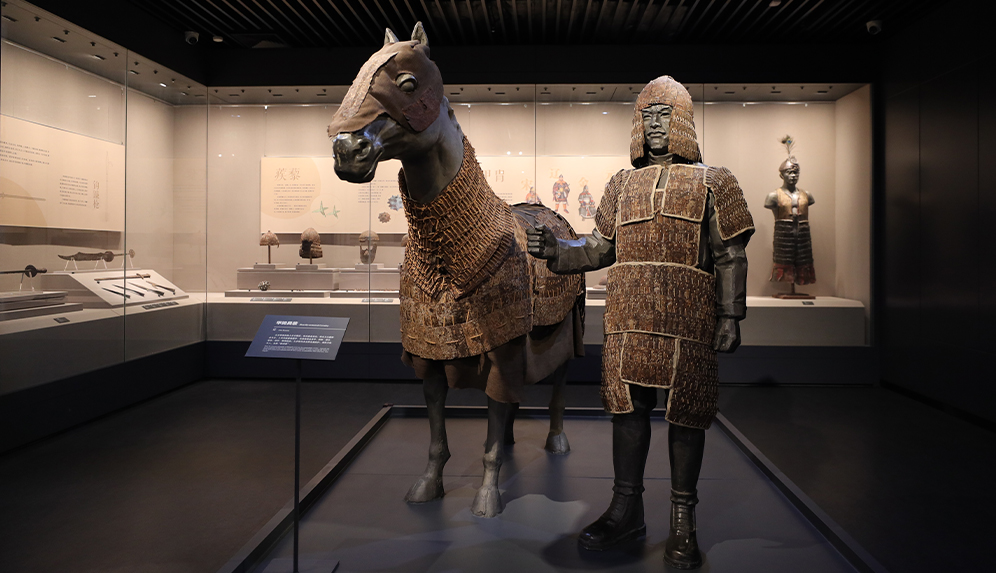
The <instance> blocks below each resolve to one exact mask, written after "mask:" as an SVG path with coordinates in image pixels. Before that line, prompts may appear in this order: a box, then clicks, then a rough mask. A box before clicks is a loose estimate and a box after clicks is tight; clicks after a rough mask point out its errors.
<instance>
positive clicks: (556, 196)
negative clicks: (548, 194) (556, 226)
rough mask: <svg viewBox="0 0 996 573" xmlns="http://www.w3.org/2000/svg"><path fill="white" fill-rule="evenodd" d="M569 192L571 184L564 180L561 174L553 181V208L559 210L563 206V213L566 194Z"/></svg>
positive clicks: (565, 210) (565, 204)
mask: <svg viewBox="0 0 996 573" xmlns="http://www.w3.org/2000/svg"><path fill="white" fill-rule="evenodd" d="M570 194H571V186H570V185H568V184H567V181H564V176H563V175H561V176H560V177H558V178H557V180H556V181H555V182H554V183H553V210H554V211H557V212H560V208H561V207H563V209H564V213H566V212H567V196H568V195H570Z"/></svg>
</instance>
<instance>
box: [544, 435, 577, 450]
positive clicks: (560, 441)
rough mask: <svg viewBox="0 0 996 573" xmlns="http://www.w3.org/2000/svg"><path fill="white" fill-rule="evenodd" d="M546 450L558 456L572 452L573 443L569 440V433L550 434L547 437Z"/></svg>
mask: <svg viewBox="0 0 996 573" xmlns="http://www.w3.org/2000/svg"><path fill="white" fill-rule="evenodd" d="M546 451H548V452H550V453H551V454H556V455H558V456H562V455H564V454H566V453H568V452H570V451H571V444H570V442H568V441H567V433H566V432H560V433H559V434H557V435H553V434H550V435H548V436H547V437H546Z"/></svg>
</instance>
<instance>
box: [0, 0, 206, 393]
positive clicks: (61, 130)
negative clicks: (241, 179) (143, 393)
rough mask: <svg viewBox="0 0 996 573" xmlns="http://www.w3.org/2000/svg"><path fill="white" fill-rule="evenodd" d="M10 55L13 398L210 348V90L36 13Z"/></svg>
mask: <svg viewBox="0 0 996 573" xmlns="http://www.w3.org/2000/svg"><path fill="white" fill-rule="evenodd" d="M0 57H2V66H0V86H2V87H0V271H4V272H5V274H2V275H0V362H2V363H3V368H2V369H0V394H4V395H6V394H9V393H12V392H15V391H18V390H25V389H28V388H34V387H39V386H41V385H44V384H46V383H48V382H53V381H56V380H62V379H65V378H69V377H73V376H77V375H80V374H84V373H87V372H92V371H96V370H99V369H102V368H107V367H110V366H114V365H118V364H121V363H123V362H125V361H129V360H134V359H137V358H141V357H146V356H152V355H156V354H160V353H163V352H168V351H170V350H174V349H177V348H181V347H184V346H188V345H191V344H196V343H199V342H202V341H203V340H204V338H205V328H204V293H205V291H206V276H207V273H206V244H207V243H206V239H207V234H206V198H207V194H206V192H207V171H206V165H207V157H206V151H207V147H206V146H207V106H206V101H207V90H206V88H205V87H204V86H202V85H199V84H197V83H196V82H194V81H192V80H190V79H188V78H186V77H184V76H182V75H180V74H177V73H174V72H173V71H171V70H169V69H167V68H165V67H163V66H160V65H158V64H157V63H155V62H152V61H149V60H148V59H146V58H143V57H142V56H140V55H137V54H134V53H132V52H129V51H128V50H127V49H125V48H123V47H121V46H118V45H114V44H112V43H110V42H107V41H106V40H104V39H102V38H100V37H98V36H95V35H93V34H90V33H89V32H87V31H85V30H82V29H80V28H78V27H75V26H72V25H70V24H68V23H66V22H65V21H62V20H59V19H57V18H54V17H52V16H51V15H49V14H47V13H45V12H43V11H40V10H37V9H35V8H33V7H31V6H30V5H26V4H23V5H22V4H16V3H5V4H4V21H3V39H2V42H0ZM26 268H29V269H30V268H33V269H36V270H35V271H34V272H29V273H23V272H20V273H19V272H17V271H22V270H24V269H26ZM135 383H136V384H138V385H140V384H141V381H140V380H139V381H135Z"/></svg>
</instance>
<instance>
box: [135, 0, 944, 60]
mask: <svg viewBox="0 0 996 573" xmlns="http://www.w3.org/2000/svg"><path fill="white" fill-rule="evenodd" d="M129 2H130V3H131V4H133V5H135V6H137V7H140V8H141V9H143V10H145V11H146V12H148V13H149V14H151V15H153V16H154V17H155V18H157V19H159V20H161V21H163V22H164V23H166V24H167V25H169V26H171V27H173V28H175V29H176V30H180V31H186V30H192V31H196V32H198V33H200V34H201V35H202V36H203V39H205V40H207V39H210V38H216V40H215V41H217V42H219V43H221V44H223V45H224V46H226V47H228V46H234V47H241V48H280V47H291V48H308V47H350V46H369V45H372V44H376V43H377V42H380V41H381V40H382V38H383V37H384V28H385V27H390V28H392V29H393V30H394V31H395V32H397V33H398V35H399V36H402V37H404V36H403V34H404V33H406V32H408V31H410V30H411V29H412V27H413V25H414V23H415V22H417V21H422V22H423V23H424V24H425V26H426V28H427V30H428V31H429V35H430V38H431V39H432V41H433V42H434V43H436V44H438V45H451V46H470V45H494V44H497V45H531V44H601V45H604V44H664V43H666V44H671V43H684V44H695V43H717V42H718V43H787V44H792V43H798V42H804V43H828V42H835V43H839V42H863V41H869V40H871V39H872V38H873V37H874V36H873V35H872V34H870V33H869V24H868V23H869V22H871V21H879V22H881V23H882V24H881V27H880V28H879V31H880V32H881V34H879V36H880V37H884V36H888V35H891V34H892V33H895V32H896V31H898V30H900V29H902V28H903V27H904V26H905V25H906V24H907V23H908V22H911V21H913V20H914V19H916V18H917V16H918V15H920V14H921V13H922V11H923V10H924V9H925V8H927V7H928V6H931V7H933V6H935V5H936V4H937V1H936V0H933V1H929V0H629V1H624V0H176V1H169V2H164V1H161V0H129Z"/></svg>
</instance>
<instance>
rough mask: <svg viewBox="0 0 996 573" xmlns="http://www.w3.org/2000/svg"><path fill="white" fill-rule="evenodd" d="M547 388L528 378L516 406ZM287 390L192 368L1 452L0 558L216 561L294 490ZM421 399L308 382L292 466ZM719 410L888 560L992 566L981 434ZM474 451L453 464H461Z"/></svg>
mask: <svg viewBox="0 0 996 573" xmlns="http://www.w3.org/2000/svg"><path fill="white" fill-rule="evenodd" d="M548 396H549V387H538V388H530V389H529V392H528V394H527V405H542V404H543V403H545V401H546V400H548ZM293 398H294V392H293V385H292V384H288V383H286V382H274V381H246V380H206V381H203V382H200V383H197V384H193V385H191V386H188V387H185V388H182V389H180V390H178V391H176V392H172V393H170V394H167V395H165V396H161V397H159V398H156V399H154V400H151V401H148V402H145V403H143V404H139V405H137V406H135V407H132V408H129V409H127V410H124V411H121V412H118V413H116V414H113V415H111V416H107V417H105V418H102V419H100V420H97V421H95V422H92V423H90V424H86V425H84V426H80V427H78V428H75V429H73V430H70V431H68V432H65V433H63V434H60V435H58V436H55V437H53V438H50V439H47V440H43V441H40V442H37V443H35V444H31V445H29V446H26V447H24V448H21V449H19V450H16V451H13V452H8V453H6V454H3V455H2V456H0V571H2V572H4V573H6V572H8V571H11V572H17V573H21V572H27V573H34V572H39V573H43V572H44V573H47V572H57V573H64V572H66V571H74V572H91V571H93V572H97V571H100V572H112V573H117V572H129V573H131V572H136V573H144V572H152V573H166V572H169V573H173V572H177V573H186V572H208V573H213V572H215V571H217V570H218V568H219V567H221V566H222V565H223V564H224V563H226V562H227V561H228V559H229V558H231V557H232V556H233V555H234V554H235V553H236V552H237V551H238V550H239V549H240V548H241V547H242V546H243V545H244V544H245V543H246V541H248V539H249V538H250V537H251V536H252V535H253V534H254V533H255V532H256V531H258V530H259V529H260V528H261V527H262V526H263V524H265V523H266V521H267V520H269V519H270V518H271V517H272V516H273V515H274V514H275V513H276V512H277V511H278V510H279V509H280V508H281V507H282V506H283V505H284V504H285V503H286V502H287V500H288V499H290V497H291V480H292V476H293V474H292V471H293V470H292V446H293ZM567 399H568V405H569V406H598V405H599V401H598V387H597V386H586V385H571V386H570V387H569V392H568V393H567ZM421 400H422V395H421V389H420V387H419V386H418V385H412V384H400V383H369V382H364V383H347V382H336V383H319V382H307V383H305V390H304V416H303V428H304V440H303V444H302V454H303V466H302V477H303V480H304V481H307V480H308V479H309V478H310V477H311V476H312V475H314V473H315V472H316V471H318V469H320V468H321V467H322V466H323V465H324V464H325V463H327V462H328V460H329V459H330V458H331V457H332V456H334V455H335V453H336V452H338V451H339V449H340V448H342V446H343V445H345V444H346V443H347V442H348V441H349V440H350V438H352V437H353V435H354V434H355V433H356V432H357V431H359V430H360V429H361V428H362V427H363V425H364V424H366V422H367V421H368V420H369V419H370V418H371V417H372V416H373V415H374V414H375V413H376V412H377V411H378V410H379V409H380V407H381V405H382V404H383V403H384V402H394V403H397V404H405V403H415V404H417V403H420V402H421ZM449 403H451V404H473V405H483V404H484V397H483V394H481V393H480V392H475V391H470V390H466V391H454V392H451V393H450V398H449ZM720 406H721V409H722V411H723V413H724V414H725V415H726V416H727V417H728V418H729V419H730V420H731V421H732V422H733V423H734V424H735V425H736V426H737V428H739V429H740V430H741V431H742V432H743V433H744V434H745V435H746V436H747V437H748V438H749V439H750V440H751V441H752V442H754V444H755V445H756V446H758V447H759V448H760V450H761V451H762V452H763V453H764V454H765V455H766V456H767V457H768V458H770V459H771V460H772V461H773V462H774V463H775V464H777V465H778V467H779V468H780V469H781V470H782V471H784V472H785V473H786V474H787V475H788V477H789V478H790V479H792V480H793V481H794V482H795V483H796V484H798V485H799V486H800V487H801V488H802V489H803V491H805V492H806V493H807V494H808V495H809V496H810V497H811V498H813V500H814V501H816V503H818V504H819V505H820V507H822V508H823V509H824V510H826V511H827V512H828V513H829V514H830V516H831V517H832V518H833V519H834V520H835V521H837V522H838V523H839V524H840V525H841V526H842V527H843V528H844V529H845V530H846V531H847V532H848V533H850V534H851V535H852V536H854V537H855V538H856V539H857V541H858V542H859V543H860V544H861V545H862V546H863V547H864V548H865V549H867V550H868V551H869V552H871V553H872V555H874V556H875V558H876V559H878V560H879V561H881V562H882V563H883V564H884V565H885V566H886V567H887V568H889V570H891V571H893V572H903V573H906V572H912V573H921V572H922V573H933V572H937V571H972V572H975V571H994V570H996V553H994V552H993V551H992V550H991V537H992V531H993V525H992V516H993V515H996V488H994V487H993V480H992V476H993V473H994V469H996V434H994V433H993V432H990V431H987V430H983V429H981V428H979V427H977V426H973V425H971V424H969V423H966V422H963V421H961V420H958V419H957V418H954V417H952V416H950V415H948V414H946V413H944V412H940V411H938V410H935V409H932V408H930V407H928V406H925V405H923V404H920V403H918V402H915V401H913V400H910V399H909V398H906V397H904V396H901V395H899V394H896V393H894V392H891V391H888V390H883V389H880V388H869V387H865V388H799V387H795V388H764V387H745V388H736V387H723V388H722V389H721V391H720ZM479 439H481V440H483V436H482V437H481V438H479ZM579 440H581V438H580V437H579V438H576V439H574V440H573V442H572V443H573V445H574V447H575V449H577V448H578V447H583V446H584V442H583V440H581V441H580V442H579ZM712 443H715V442H712ZM712 443H711V444H710V446H711V445H712ZM516 447H517V448H518V447H519V446H518V445H516ZM413 451H414V452H415V454H416V457H420V456H422V455H424V453H425V446H424V443H419V444H418V445H417V447H414V448H413ZM661 451H663V449H660V448H655V450H654V452H652V453H651V455H652V456H654V455H658V454H657V452H661ZM479 454H480V453H479V452H475V453H473V456H472V457H471V458H469V461H467V460H465V461H463V462H460V461H458V459H455V460H454V461H452V462H451V464H454V463H461V464H464V465H466V466H467V467H470V468H472V469H475V470H476V469H478V468H479V467H480V466H479V465H477V464H479V462H480V458H479ZM422 463H424V462H420V463H419V467H421V464H422ZM572 463H575V462H572ZM452 467H453V468H456V467H457V466H455V465H454V466H452ZM448 483H449V482H448ZM467 484H468V486H467V487H468V488H469V487H476V485H477V484H476V483H474V481H473V480H469V481H467ZM402 485H403V486H404V488H407V485H406V484H399V487H401V486H402ZM521 491H523V492H525V493H530V491H532V490H531V489H530V488H525V487H523V489H522V490H521ZM468 493H469V490H468ZM402 494H403V492H402ZM384 495H385V496H387V494H384ZM398 495H401V494H397V493H393V492H392V493H391V495H389V496H387V497H389V498H390V500H392V501H393V500H397V499H398ZM461 495H462V494H461ZM602 495H603V494H602V492H601V490H598V491H592V492H591V494H590V496H589V494H587V493H586V494H584V495H583V496H578V499H584V500H586V502H587V503H589V504H591V505H592V506H596V505H601V504H602V503H605V501H604V498H603V497H602ZM452 499H455V496H451V500H447V501H445V502H443V503H444V504H446V503H451V502H452ZM589 499H590V500H591V501H587V500H589ZM466 503H469V498H468V499H467V501H466ZM703 503H706V502H703ZM588 511H593V512H596V513H597V512H598V511H600V508H594V509H592V508H589V509H588ZM592 515H593V514H592ZM579 519H582V518H579ZM651 535H652V536H653V535H657V536H658V537H657V539H659V538H660V535H662V533H661V532H660V530H658V532H657V533H653V531H652V532H651ZM755 537H763V535H760V534H758V535H755ZM652 539H653V537H652ZM731 539H733V538H731ZM733 542H734V541H731V543H733ZM735 543H742V541H735ZM568 545H569V544H568ZM558 547H559V546H558ZM565 547H566V545H565ZM571 547H573V545H571ZM710 555H711V558H715V550H714V549H710ZM588 568H590V569H599V568H602V565H601V564H597V563H595V564H590V563H589V564H588Z"/></svg>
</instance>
